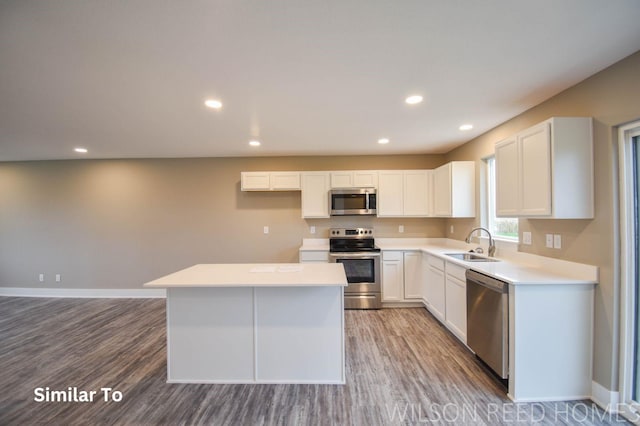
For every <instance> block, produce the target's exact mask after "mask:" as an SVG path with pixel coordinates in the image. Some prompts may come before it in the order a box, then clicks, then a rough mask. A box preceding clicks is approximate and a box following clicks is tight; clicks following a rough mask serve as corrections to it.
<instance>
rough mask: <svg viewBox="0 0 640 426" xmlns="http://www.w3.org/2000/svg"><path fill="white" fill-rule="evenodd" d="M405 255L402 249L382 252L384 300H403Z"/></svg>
mask: <svg viewBox="0 0 640 426" xmlns="http://www.w3.org/2000/svg"><path fill="white" fill-rule="evenodd" d="M403 287H404V256H403V253H402V252H401V251H383V252H382V301H383V302H400V301H402V300H403V293H404V291H403Z"/></svg>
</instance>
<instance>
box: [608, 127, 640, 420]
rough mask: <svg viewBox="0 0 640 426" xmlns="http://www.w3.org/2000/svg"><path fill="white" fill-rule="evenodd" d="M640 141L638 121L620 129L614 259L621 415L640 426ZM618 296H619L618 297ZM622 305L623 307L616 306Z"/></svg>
mask: <svg viewBox="0 0 640 426" xmlns="http://www.w3.org/2000/svg"><path fill="white" fill-rule="evenodd" d="M636 136H638V137H640V121H636V122H633V123H630V124H627V125H625V126H621V127H620V128H619V129H618V162H619V164H618V166H619V167H618V170H619V176H618V178H619V181H618V182H619V188H620V192H619V194H620V199H619V204H620V212H619V213H620V217H619V228H620V232H619V239H620V253H619V255H616V253H614V259H615V258H617V259H620V260H619V262H620V266H619V268H620V269H619V270H620V286H619V292H615V287H614V312H615V311H616V310H618V309H619V312H620V354H619V358H620V368H619V376H618V378H619V382H620V395H619V401H620V403H621V404H620V406H619V408H620V411H621V412H622V414H623V415H625V416H626V417H628V418H629V419H630V420H635V422H638V420H639V419H640V414H639V413H640V405H639V404H637V403H635V402H634V401H632V396H633V370H634V366H633V364H634V341H635V334H636V327H635V324H634V320H635V318H634V311H635V299H636V289H635V286H634V283H635V280H636V277H635V270H634V266H635V264H634V261H633V260H632V259H635V258H636V255H637V253H636V249H635V242H634V235H635V223H634V219H635V218H634V214H635V213H634V205H633V198H634V190H635V188H634V182H633V162H634V158H633V149H632V145H633V143H632V141H633V138H634V137H636ZM616 293H618V294H616ZM616 305H619V306H616Z"/></svg>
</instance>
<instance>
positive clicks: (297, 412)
mask: <svg viewBox="0 0 640 426" xmlns="http://www.w3.org/2000/svg"><path fill="white" fill-rule="evenodd" d="M345 317H346V349H347V384H346V385H344V386H339V385H197V384H196V385H184V384H167V383H166V382H165V381H166V341H165V339H166V329H165V304H164V300H160V299H49V298H9V297H0V425H33V424H48V425H57V424H60V425H76V424H77V425H93V424H96V425H98V424H99V425H101V424H122V425H183V424H184V425H191V424H203V425H204V424H208V425H325V424H326V425H392V424H419V423H428V424H455V425H460V424H478V425H499V424H519V425H523V424H534V423H535V424H549V425H557V424H566V425H574V424H584V425H600V424H603V425H608V424H624V423H625V422H624V421H623V420H622V419H621V418H618V417H616V416H615V415H608V414H607V413H604V412H603V411H602V410H599V409H597V408H594V405H593V404H592V403H591V402H590V401H574V402H569V403H544V404H542V403H533V404H514V403H512V402H510V401H509V400H508V399H507V397H506V391H505V390H504V388H502V387H501V385H500V384H499V383H498V382H497V381H496V380H495V379H494V378H493V377H491V376H489V375H488V374H487V373H486V371H485V370H484V369H483V367H482V366H481V365H480V364H479V362H478V361H477V360H476V359H475V358H474V356H473V355H472V354H471V353H470V352H468V350H467V349H466V348H465V347H464V346H463V345H462V344H460V343H459V342H458V341H457V340H456V339H455V337H453V336H452V335H451V334H450V333H449V332H448V331H447V330H446V329H445V328H444V327H443V326H442V325H440V324H439V323H438V322H437V321H436V320H435V319H434V318H433V317H432V316H431V315H430V314H429V313H428V312H427V311H426V310H425V309H421V308H412V309H385V310H381V311H346V313H345ZM312 367H313V366H310V368H312ZM45 387H49V388H50V390H67V388H69V387H77V388H78V390H79V391H80V390H85V391H90V390H94V391H98V394H97V396H96V398H95V400H94V401H93V402H36V401H34V397H35V394H34V390H35V389H36V388H45ZM106 387H109V388H112V389H114V390H117V391H119V392H122V400H121V401H120V402H114V401H109V402H105V401H103V400H102V394H101V393H100V392H99V391H100V389H101V388H106Z"/></svg>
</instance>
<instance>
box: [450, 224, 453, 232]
mask: <svg viewBox="0 0 640 426" xmlns="http://www.w3.org/2000/svg"><path fill="white" fill-rule="evenodd" d="M450 231H451V233H452V234H453V225H451V228H450Z"/></svg>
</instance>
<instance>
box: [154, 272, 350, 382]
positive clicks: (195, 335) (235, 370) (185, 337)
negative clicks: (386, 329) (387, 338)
mask: <svg viewBox="0 0 640 426" xmlns="http://www.w3.org/2000/svg"><path fill="white" fill-rule="evenodd" d="M346 285H347V278H346V275H345V272H344V268H343V266H342V265H341V264H337V263H325V264H322V263H318V264H304V265H303V264H298V263H294V264H201V265H195V266H192V267H190V268H187V269H184V270H181V271H178V272H175V273H173V274H170V275H166V276H164V277H162V278H159V279H157V280H154V281H151V282H148V283H146V284H144V287H147V288H166V289H167V382H169V383H327V384H329V383H334V384H343V383H344V382H345V347H344V287H345V286H346Z"/></svg>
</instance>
